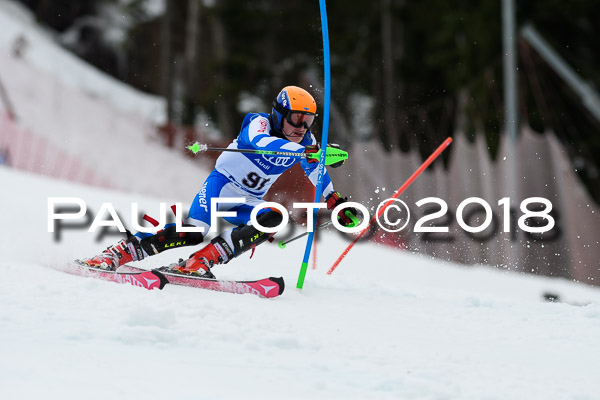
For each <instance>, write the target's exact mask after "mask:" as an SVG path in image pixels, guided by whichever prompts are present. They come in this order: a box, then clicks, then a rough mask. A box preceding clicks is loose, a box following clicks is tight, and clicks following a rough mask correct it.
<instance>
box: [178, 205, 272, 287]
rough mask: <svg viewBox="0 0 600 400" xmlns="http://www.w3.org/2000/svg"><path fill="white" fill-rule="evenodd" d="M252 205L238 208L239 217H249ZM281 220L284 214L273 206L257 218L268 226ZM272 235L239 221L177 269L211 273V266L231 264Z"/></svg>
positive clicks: (187, 271)
mask: <svg viewBox="0 0 600 400" xmlns="http://www.w3.org/2000/svg"><path fill="white" fill-rule="evenodd" d="M252 208H253V207H251V206H248V205H242V206H240V207H236V211H237V212H238V218H240V217H241V218H243V219H245V217H246V216H247V220H249V219H250V212H251V211H252ZM282 220H283V217H282V215H281V213H280V212H279V211H277V210H273V209H264V210H262V211H261V212H259V213H258V215H257V217H256V221H257V222H258V223H259V224H260V225H261V226H264V227H267V228H272V227H275V226H277V225H279V224H280V223H281V221H282ZM273 235H274V234H273V233H266V232H262V231H260V230H258V229H257V228H255V227H254V226H252V225H251V224H248V223H245V224H240V225H239V226H237V227H235V228H233V229H229V230H228V231H226V232H224V233H222V234H221V235H219V236H217V237H215V238H214V239H212V240H211V242H210V243H209V244H208V245H206V246H205V247H204V248H202V249H201V250H199V251H197V252H195V253H194V254H192V255H191V256H190V258H189V259H188V260H187V261H186V262H185V265H181V267H180V268H179V269H178V270H179V271H180V272H183V273H194V272H196V273H198V272H201V271H200V270H204V271H206V272H208V273H210V268H212V267H213V266H214V265H217V264H225V263H228V262H229V261H230V260H231V259H233V258H235V257H237V256H239V255H240V254H242V253H245V252H246V251H248V250H250V249H252V248H254V247H256V246H258V245H259V244H261V243H264V242H265V241H267V240H268V239H269V238H271V237H272V236H273ZM211 275H212V273H211Z"/></svg>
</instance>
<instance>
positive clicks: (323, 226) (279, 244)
mask: <svg viewBox="0 0 600 400" xmlns="http://www.w3.org/2000/svg"><path fill="white" fill-rule="evenodd" d="M345 214H346V217H348V218H350V219H351V220H352V224H351V225H348V228H352V227H354V226H356V225H358V223H359V220H358V218H356V217H355V216H354V215H352V214H350V213H345ZM331 224H333V221H332V220H329V221H327V222H323V223H322V224H321V225H319V226H317V227H316V228H315V230H319V229H321V228H327V227H328V226H329V225H331ZM308 233H309V232H304V233H301V234H300V235H298V236H295V237H293V238H291V239H290V240H286V241H283V240H282V241H280V242H279V243H278V244H277V245H278V246H279V248H280V249H285V245H286V244H288V243H292V242H293V241H294V240H298V239H300V238H303V237H304V236H306V235H308Z"/></svg>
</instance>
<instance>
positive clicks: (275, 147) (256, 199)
mask: <svg viewBox="0 0 600 400" xmlns="http://www.w3.org/2000/svg"><path fill="white" fill-rule="evenodd" d="M316 143H317V141H316V139H315V138H314V136H313V135H312V134H311V132H310V130H308V131H307V132H306V134H305V135H304V138H303V139H302V141H301V142H300V143H299V144H297V143H294V142H291V141H289V140H286V139H282V138H279V137H275V136H272V135H271V123H270V120H269V115H268V114H265V113H250V114H247V115H246V117H245V118H244V121H243V122H242V128H241V131H240V134H239V135H238V137H237V139H235V140H234V141H233V142H232V143H231V144H230V145H229V146H228V148H229V149H256V150H269V151H285V152H295V153H303V152H304V147H305V146H308V145H313V144H316ZM298 162H300V165H301V166H302V168H303V169H304V172H305V173H306V175H307V176H308V178H309V179H310V181H311V182H312V183H313V185H315V186H316V184H317V175H318V169H317V167H318V163H308V161H306V159H304V158H300V157H286V156H272V155H267V154H250V153H237V152H223V153H222V154H221V156H220V157H219V158H218V159H217V163H216V165H215V169H214V170H213V171H212V172H211V174H210V175H209V176H208V178H207V179H206V181H205V182H204V185H203V186H202V188H201V189H200V192H199V193H198V194H197V195H196V197H195V198H194V202H193V203H192V205H191V207H190V210H189V213H188V218H187V220H186V221H185V222H186V223H188V224H191V225H194V226H197V227H203V228H204V229H205V230H204V232H205V233H206V232H208V230H209V229H210V222H211V199H214V198H224V197H243V198H245V199H246V201H245V202H243V203H237V204H234V203H219V205H218V206H217V210H219V211H235V212H236V213H237V216H235V217H225V218H224V219H225V220H226V221H228V222H230V223H232V224H234V225H240V224H247V223H248V222H249V221H250V213H251V212H252V209H253V208H254V207H255V206H256V205H258V204H261V203H263V202H264V200H263V197H264V195H265V194H266V193H267V191H268V190H269V188H270V187H271V185H273V183H275V181H276V180H277V178H279V176H280V175H281V174H282V173H284V172H285V171H287V170H288V169H289V168H291V167H292V166H293V165H294V164H296V163H298ZM332 192H333V184H332V183H331V178H330V177H329V174H328V173H327V171H325V175H324V177H323V195H324V196H325V197H326V196H328V195H329V194H330V193H332ZM266 211H268V210H266V209H265V210H262V211H261V212H259V213H258V215H260V214H261V213H262V212H266Z"/></svg>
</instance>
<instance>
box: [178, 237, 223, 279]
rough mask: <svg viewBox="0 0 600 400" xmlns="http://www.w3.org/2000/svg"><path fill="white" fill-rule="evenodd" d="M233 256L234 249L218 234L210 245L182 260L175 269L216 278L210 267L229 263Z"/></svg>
mask: <svg viewBox="0 0 600 400" xmlns="http://www.w3.org/2000/svg"><path fill="white" fill-rule="evenodd" d="M233 257H234V256H233V251H232V250H231V247H230V246H229V245H228V244H227V242H226V241H225V239H223V238H222V237H220V236H217V237H216V238H214V239H213V240H211V241H210V243H209V244H208V245H206V246H205V247H203V248H202V249H200V250H198V251H197V252H195V253H194V254H192V255H191V256H190V258H188V259H187V260H186V261H182V262H180V263H179V265H178V266H176V267H174V268H173V270H174V271H177V272H178V273H180V274H185V275H197V276H201V277H202V278H209V279H215V278H216V277H215V275H214V274H213V273H212V272H211V270H210V269H211V268H212V267H213V266H215V265H217V264H223V263H227V262H228V261H229V260H230V259H232V258H233Z"/></svg>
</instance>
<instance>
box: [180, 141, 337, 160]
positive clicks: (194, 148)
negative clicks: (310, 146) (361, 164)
mask: <svg viewBox="0 0 600 400" xmlns="http://www.w3.org/2000/svg"><path fill="white" fill-rule="evenodd" d="M321 147H323V146H321ZM187 148H188V150H190V151H191V152H192V153H194V154H198V153H200V152H203V151H228V152H232V153H250V154H266V155H271V156H280V157H300V158H315V159H318V160H320V159H321V153H325V151H323V150H322V149H319V151H317V152H316V153H295V152H293V151H272V150H256V149H228V148H221V147H209V146H208V145H207V144H201V143H198V142H196V143H194V144H193V145H191V146H188V147H187ZM347 159H348V153H347V152H345V151H344V150H342V149H338V148H335V147H327V154H326V157H325V165H331V164H335V163H337V162H340V161H345V160H347Z"/></svg>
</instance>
